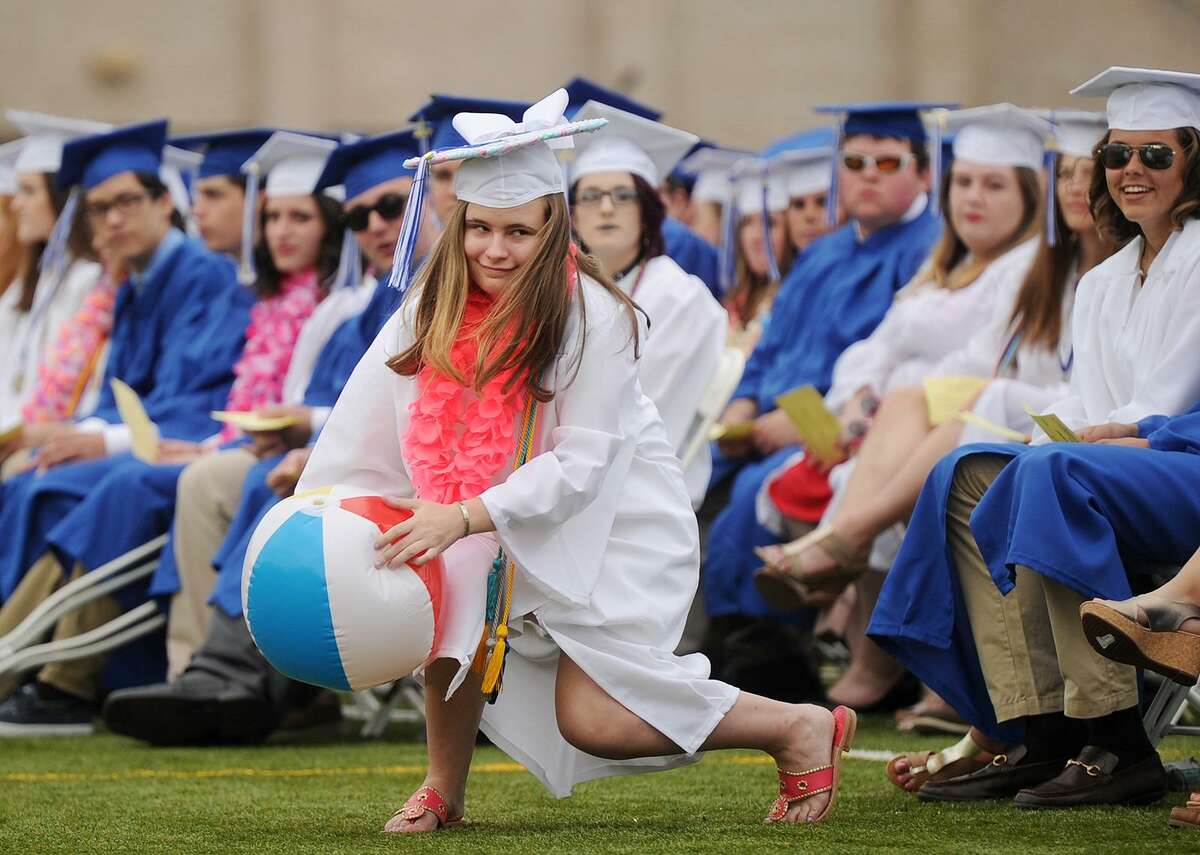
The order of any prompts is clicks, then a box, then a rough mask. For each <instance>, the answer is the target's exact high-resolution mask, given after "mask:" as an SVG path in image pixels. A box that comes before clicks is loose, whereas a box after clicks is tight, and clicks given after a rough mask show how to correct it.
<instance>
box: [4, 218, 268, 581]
mask: <svg viewBox="0 0 1200 855" xmlns="http://www.w3.org/2000/svg"><path fill="white" fill-rule="evenodd" d="M253 301H254V294H253V292H252V291H250V290H249V289H247V288H244V287H242V286H241V285H240V284H239V283H238V281H237V276H236V271H235V269H234V267H233V264H232V263H231V262H229V261H228V260H227V259H224V258H221V257H220V256H217V255H215V254H213V253H211V252H209V251H208V250H207V249H205V248H204V247H203V245H202V244H200V243H198V242H196V241H193V240H190V239H187V238H184V237H183V236H182V235H181V234H179V233H178V232H174V231H173V232H171V233H169V236H168V238H167V239H165V240H164V241H163V243H162V244H161V245H160V246H159V249H158V250H157V251H156V253H155V256H154V258H153V259H152V261H151V264H150V266H149V267H148V268H147V270H146V272H145V274H144V275H143V276H142V277H141V280H140V281H138V282H134V281H133V280H130V281H127V282H125V283H124V284H122V286H121V290H120V291H119V292H118V295H117V303H116V307H115V310H114V317H113V333H112V339H111V341H112V344H111V347H110V355H109V362H108V368H107V371H106V376H105V379H106V382H105V384H104V389H103V391H102V394H101V398H100V402H99V406H98V408H97V411H96V413H95V415H96V416H97V417H99V418H101V419H104V420H105V421H108V422H110V423H118V422H119V421H120V416H119V415H118V413H117V410H116V405H115V403H114V401H113V397H112V391H111V388H110V386H109V383H108V382H107V381H108V380H109V379H112V378H120V379H121V380H123V381H124V382H126V383H128V384H129V385H130V386H132V387H133V388H134V390H135V391H137V392H138V394H139V395H140V396H141V397H142V401H143V403H144V404H145V407H146V411H147V413H148V415H149V416H150V418H151V419H153V420H154V421H155V422H156V423H157V424H158V425H159V428H160V430H161V432H162V435H163V436H165V437H170V438H173V439H185V440H191V441H198V440H200V439H203V438H205V437H206V436H209V435H211V434H212V433H213V432H214V431H215V430H216V428H217V427H218V426H217V425H216V423H215V422H213V421H212V419H211V418H210V417H209V413H210V412H211V411H212V410H214V409H220V408H221V407H222V406H224V404H225V401H226V400H227V398H228V396H229V389H230V386H232V384H233V365H234V362H235V361H236V359H237V357H238V355H239V354H240V353H241V349H242V346H243V344H244V342H245V328H246V325H247V324H248V323H249V320H250V314H249V309H250V306H251V304H252V303H253ZM129 460H130V458H129V456H128V455H117V456H115V457H111V458H101V459H99V460H89V461H86V462H83V463H75V464H68V465H65V466H59V467H56V468H54V469H52V470H50V471H48V472H47V473H46V474H44V475H36V474H35V473H32V472H30V473H26V474H24V475H21V476H18V477H16V478H13V479H11V480H9V481H8V482H6V483H5V484H4V485H3V487H2V488H0V502H2V504H0V531H4V532H5V535H6V536H5V539H4V542H3V544H2V545H0V600H3V599H7V598H8V597H9V596H10V595H11V594H12V592H13V590H14V589H15V588H16V586H17V585H18V584H19V583H20V581H21V579H22V578H23V576H24V574H25V572H26V570H28V569H29V567H30V565H32V564H33V563H34V561H36V560H37V559H38V558H39V557H40V556H41V555H43V554H44V553H45V552H46V550H47V549H48V548H50V547H52V546H53V544H52V543H51V539H50V532H51V530H52V529H54V528H55V526H56V525H58V523H59V522H60V521H61V520H63V519H64V518H66V517H67V516H68V514H70V513H71V512H72V511H73V510H74V509H75V508H76V507H77V506H78V505H79V504H80V503H81V502H84V501H85V500H86V499H88V498H89V494H90V493H91V492H92V491H93V490H94V489H95V488H96V487H97V485H99V484H100V483H101V482H102V481H103V480H104V479H105V478H106V477H107V476H108V475H109V474H110V473H112V472H114V471H116V470H117V469H120V468H122V467H125V466H128V465H129ZM113 495H115V496H117V497H120V496H121V494H120V492H119V491H118V492H117V493H115V494H113ZM142 495H143V496H145V495H149V494H148V493H145V494H142ZM143 511H145V512H146V513H148V514H150V515H153V512H151V511H150V510H149V508H142V507H139V506H138V505H137V504H136V503H134V502H133V501H130V499H129V497H127V496H126V497H123V498H122V499H121V501H120V502H118V503H117V504H116V507H115V508H103V509H101V510H98V511H96V512H95V513H92V514H87V515H81V516H80V517H78V518H77V520H78V523H79V525H80V526H81V528H83V529H86V531H81V532H76V533H73V534H72V537H71V543H72V544H75V543H77V542H80V541H84V540H86V541H89V542H95V543H101V542H104V541H105V538H107V537H109V536H110V535H112V532H111V531H109V530H108V529H106V528H104V527H103V523H101V522H100V520H101V519H105V520H107V519H108V515H109V514H111V513H124V514H127V515H128V516H129V520H130V523H131V525H133V526H135V527H136V526H137V525H138V524H139V523H138V522H137V521H136V520H135V519H134V517H136V516H137V515H139V514H141V513H143ZM110 522H111V521H110ZM132 545H133V546H136V545H138V544H137V543H134V544H132ZM116 554H120V552H116V553H113V556H115V555H116ZM62 557H63V558H64V559H66V560H67V561H68V562H73V561H74V560H84V564H85V566H86V567H87V568H88V569H93V568H95V567H96V566H99V564H101V563H103V561H100V562H96V561H94V560H92V558H91V557H90V556H88V557H86V560H85V556H84V555H81V554H75V547H74V546H72V549H71V550H70V551H68V552H66V553H64V554H63V555H62Z"/></svg>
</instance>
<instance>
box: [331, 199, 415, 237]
mask: <svg viewBox="0 0 1200 855" xmlns="http://www.w3.org/2000/svg"><path fill="white" fill-rule="evenodd" d="M407 204H408V197H407V196H404V195H402V194H400V193H384V194H383V195H382V196H380V197H379V199H378V200H376V202H375V204H374V205H355V206H354V207H353V208H350V209H348V210H347V211H346V213H345V214H343V215H342V222H343V223H345V224H346V228H348V229H349V230H350V231H352V232H361V231H362V230H363V229H365V228H366V227H367V224H368V223H369V222H370V220H371V212H372V211H374V212H375V213H377V214H378V215H379V216H381V217H383V218H384V219H385V220H394V219H396V218H397V217H399V216H401V215H403V214H404V206H405V205H407Z"/></svg>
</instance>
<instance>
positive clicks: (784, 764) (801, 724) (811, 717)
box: [771, 704, 833, 822]
mask: <svg viewBox="0 0 1200 855" xmlns="http://www.w3.org/2000/svg"><path fill="white" fill-rule="evenodd" d="M792 710H793V711H794V714H793V716H792V717H791V720H790V721H788V722H787V725H786V728H785V729H784V731H783V732H782V738H783V744H782V745H781V746H780V748H779V749H777V750H776V751H772V752H771V756H772V757H774V758H775V763H776V765H778V766H779V768H780V769H782V770H783V771H785V772H806V771H808V770H809V769H814V768H816V767H817V766H825V765H827V764H829V763H832V762H833V750H832V749H833V713H831V712H830V711H829V710H827V709H825V708H824V707H818V706H815V705H813V704H796V705H795V706H793V707H792ZM829 798H830V794H829V793H821V794H820V795H816V796H812V797H811V798H807V799H804V800H803V801H799V802H793V803H792V804H791V805H789V806H788V811H787V813H786V814H784V817H783V819H781V820H780V822H811V821H812V820H813V819H814V818H815V817H817V816H818V815H820V813H821V811H823V810H825V806H826V805H828V804H829Z"/></svg>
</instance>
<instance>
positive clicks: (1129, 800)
mask: <svg viewBox="0 0 1200 855" xmlns="http://www.w3.org/2000/svg"><path fill="white" fill-rule="evenodd" d="M1118 762H1120V761H1119V758H1118V757H1117V755H1115V754H1113V753H1112V752H1111V751H1105V750H1104V749H1103V748H1098V747H1097V746H1095V745H1089V746H1087V747H1086V748H1084V749H1083V751H1082V752H1080V754H1079V756H1078V757H1077V758H1075V759H1074V760H1068V761H1067V765H1066V768H1064V769H1063V770H1062V772H1060V773H1059V774H1058V776H1057V777H1055V778H1054V779H1052V780H1049V781H1046V782H1045V783H1044V784H1041V785H1039V786H1036V787H1032V788H1030V789H1024V790H1021V792H1019V793H1017V796H1016V798H1014V799H1013V804H1015V805H1016V806H1017V807H1019V808H1066V807H1079V806H1081V805H1148V804H1153V803H1154V802H1156V801H1158V800H1159V799H1161V798H1162V797H1163V796H1165V795H1166V794H1167V771H1166V769H1164V768H1163V764H1162V760H1160V759H1159V757H1158V752H1151V753H1150V754H1149V755H1147V756H1146V757H1144V758H1142V759H1141V760H1138V761H1137V762H1136V763H1131V764H1130V765H1129V766H1127V767H1126V768H1124V769H1121V770H1120V771H1116V768H1117V763H1118Z"/></svg>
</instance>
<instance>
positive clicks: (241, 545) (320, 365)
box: [150, 275, 401, 617]
mask: <svg viewBox="0 0 1200 855" xmlns="http://www.w3.org/2000/svg"><path fill="white" fill-rule="evenodd" d="M400 296H401V295H400V291H399V289H396V288H389V287H387V277H386V275H385V276H384V277H383V278H381V279H380V282H379V286H378V287H377V288H376V289H375V293H374V294H373V295H372V297H371V301H370V302H369V303H367V306H366V308H364V309H363V311H362V312H361V313H359V314H358V315H356V316H355V317H353V318H348V319H346V320H345V321H343V322H342V324H341V326H339V327H338V328H337V329H336V330H335V331H334V333H333V335H332V336H330V338H329V341H328V342H327V343H326V345H325V347H324V348H322V350H321V353H320V355H319V356H318V357H317V363H316V365H315V366H314V367H313V374H312V378H311V379H310V380H309V383H308V387H307V389H305V392H304V403H305V404H306V405H307V406H310V407H332V406H333V405H334V404H335V403H336V402H337V397H338V393H339V392H340V391H341V390H342V388H343V387H344V386H345V385H346V382H347V381H348V380H349V379H350V375H351V374H352V373H353V372H354V368H355V366H357V365H358V362H359V360H360V359H362V356H363V354H364V353H366V352H367V348H368V347H370V345H371V342H373V341H374V340H375V336H377V335H378V334H379V330H381V329H382V328H383V325H384V324H385V323H387V321H388V319H389V318H390V317H391V316H392V314H393V313H394V312H395V311H396V310H397V309H398V308H399V304H400ZM314 439H315V438H314ZM282 459H283V458H282V457H273V458H269V459H267V460H263V461H260V462H259V463H257V464H255V465H254V466H253V467H251V469H250V471H249V472H248V473H247V475H246V480H245V481H244V482H243V484H242V497H241V500H240V502H239V505H238V509H237V512H236V513H235V514H234V518H233V520H232V521H231V523H230V527H229V532H228V534H227V535H226V537H225V541H224V542H223V543H222V545H221V547H220V549H218V550H217V554H216V555H215V556H213V567H214V569H216V571H217V574H218V575H217V583H216V586H215V588H214V592H213V598H212V600H210V602H212V603H213V604H214V605H217V606H218V607H220V608H221V609H222V610H223V611H225V612H226V614H228V615H229V616H230V617H237V616H238V615H240V614H241V612H242V600H241V579H242V563H243V562H244V561H245V557H246V549H247V548H248V546H249V543H250V536H251V535H252V534H253V533H254V529H255V528H256V527H257V526H258V522H259V520H260V519H262V517H263V515H264V514H265V513H266V512H267V511H269V510H270V509H271V508H272V507H274V506H275V504H276V503H277V502H278V501H279V497H278V496H276V495H275V492H274V491H273V490H271V489H270V488H269V487H268V486H267V480H266V479H267V475H268V474H269V473H270V471H271V470H272V469H274V468H275V466H276V465H278V463H279V461H280V460H282ZM173 541H174V536H173V534H172V536H171V537H170V538H169V540H168V543H167V548H166V549H165V550H164V551H163V560H162V563H161V564H160V565H159V569H158V572H157V573H155V575H154V578H153V579H152V580H151V586H150V593H151V595H152V596H170V595H171V594H174V593H176V592H177V591H178V590H179V570H178V567H177V566H176V564H175V550H174V543H173Z"/></svg>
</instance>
